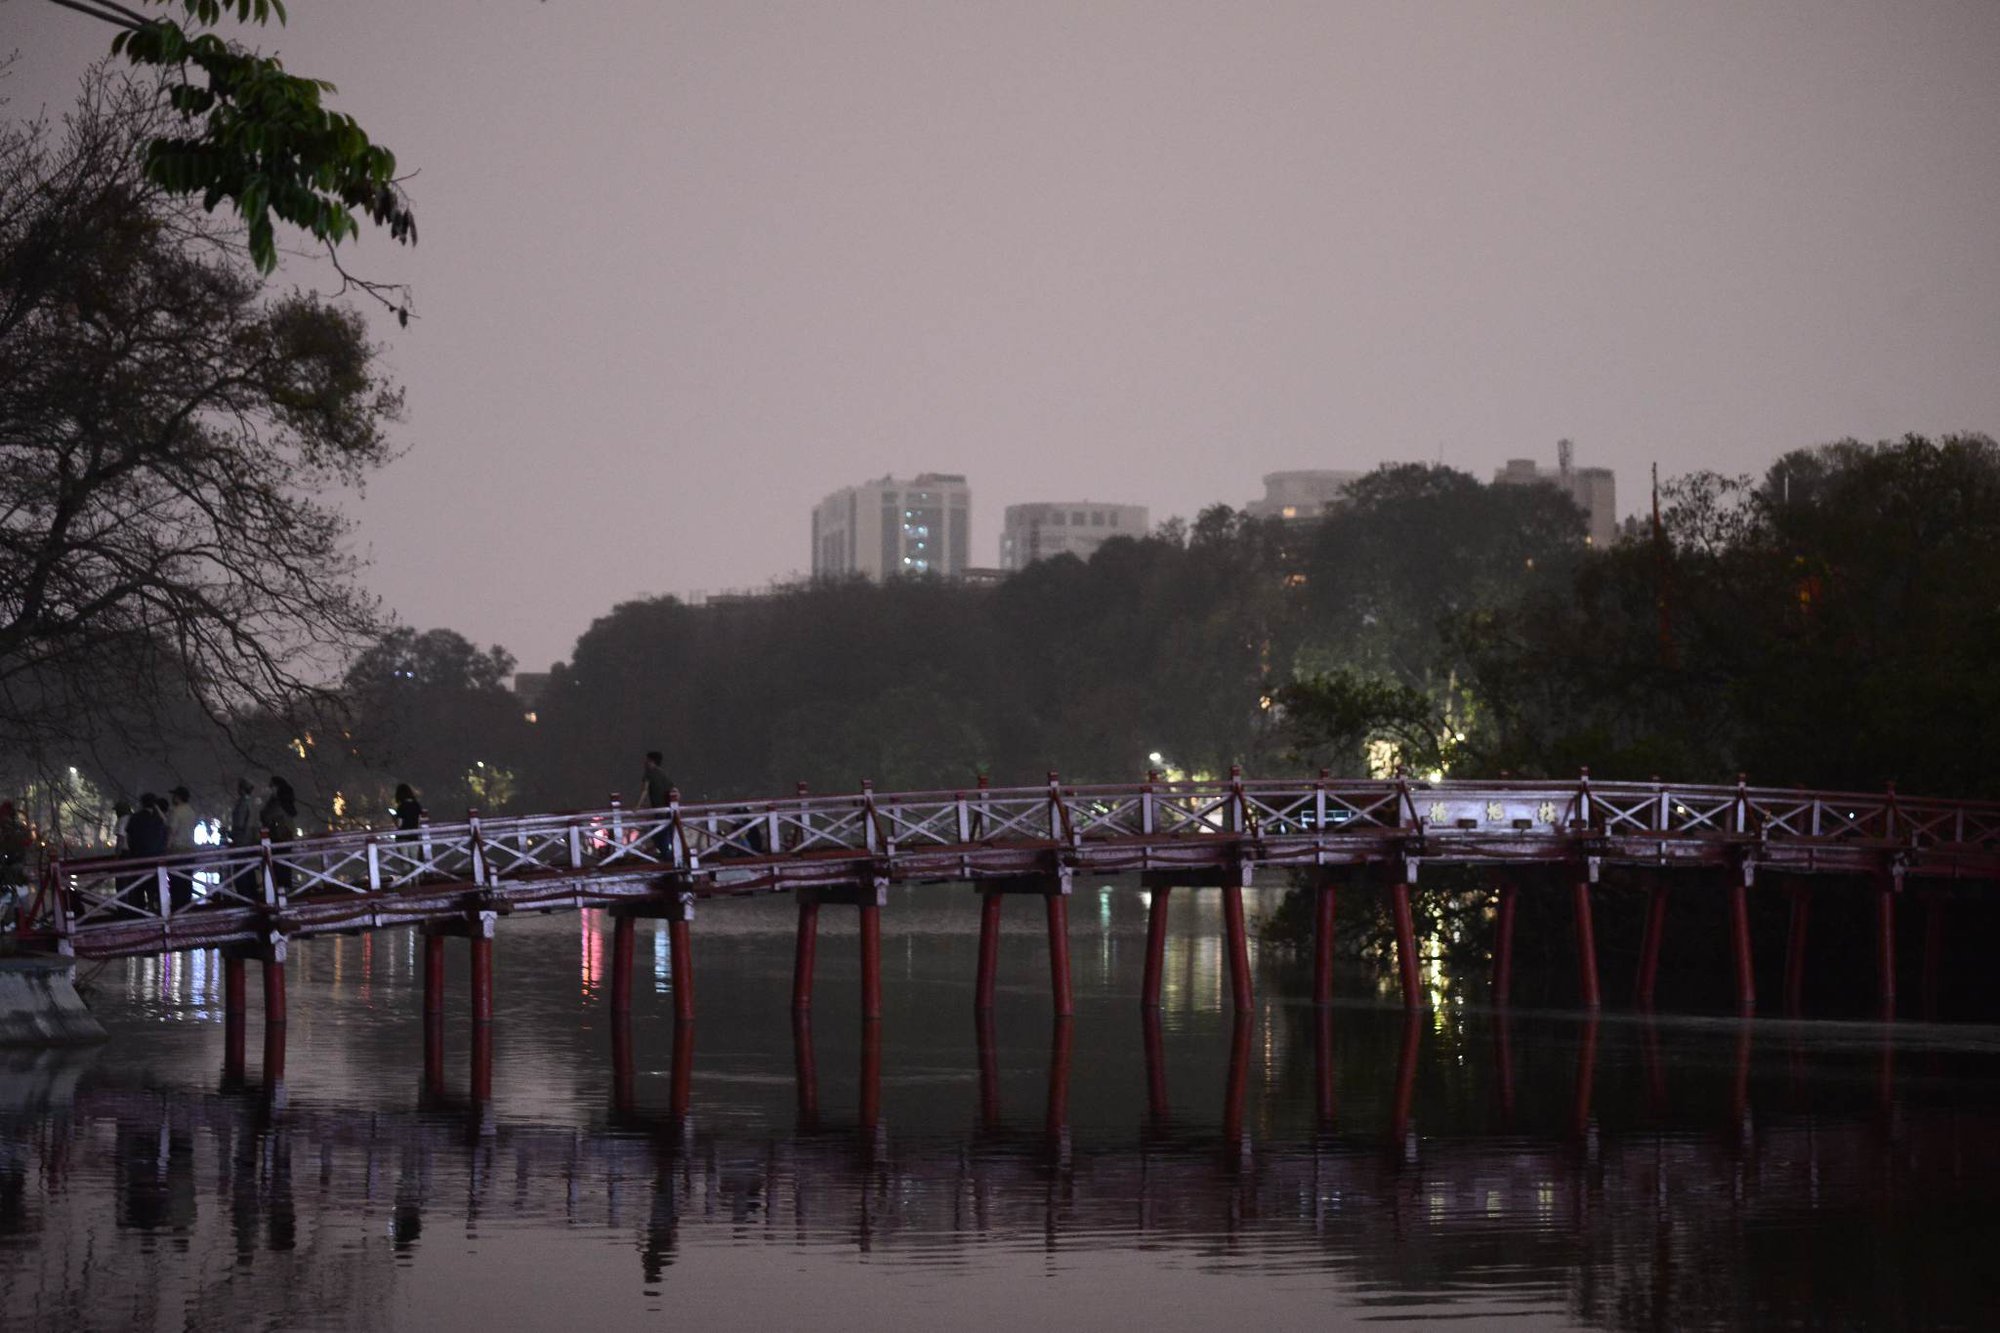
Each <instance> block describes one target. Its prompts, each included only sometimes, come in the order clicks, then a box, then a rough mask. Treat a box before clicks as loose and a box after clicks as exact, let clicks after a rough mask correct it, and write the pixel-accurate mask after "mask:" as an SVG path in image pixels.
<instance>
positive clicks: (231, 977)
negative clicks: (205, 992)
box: [222, 952, 250, 1083]
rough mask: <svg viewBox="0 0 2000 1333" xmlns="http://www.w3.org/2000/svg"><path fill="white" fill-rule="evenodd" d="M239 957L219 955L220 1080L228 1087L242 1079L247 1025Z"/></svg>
mask: <svg viewBox="0 0 2000 1333" xmlns="http://www.w3.org/2000/svg"><path fill="white" fill-rule="evenodd" d="M246 989H247V988H246V987H245V985H244V980H243V957H242V955H241V954H235V953H229V952H224V954H223V955H222V1076H223V1078H225V1079H227V1080H228V1081H229V1082H231V1083H236V1082H240V1081H241V1080H242V1078H243V1063H244V1050H243V1047H244V1032H245V1030H246V1028H247V1027H248V1025H249V1008H250V1005H249V1000H248V998H247V996H246V994H245V991H246Z"/></svg>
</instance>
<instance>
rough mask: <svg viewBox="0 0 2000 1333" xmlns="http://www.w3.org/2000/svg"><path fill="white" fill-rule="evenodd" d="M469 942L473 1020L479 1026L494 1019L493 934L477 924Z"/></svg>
mask: <svg viewBox="0 0 2000 1333" xmlns="http://www.w3.org/2000/svg"><path fill="white" fill-rule="evenodd" d="M467 943H468V944H469V945H470V946H471V950H472V1022H473V1025H474V1026H478V1025H479V1024H482V1023H491V1022H492V1021H493V936H492V935H490V934H485V933H482V932H481V931H480V929H479V928H478V926H477V924H475V926H474V928H473V931H472V935H471V938H470V939H468V940H467Z"/></svg>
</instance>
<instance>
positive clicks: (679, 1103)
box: [667, 1019, 694, 1119]
mask: <svg viewBox="0 0 2000 1333" xmlns="http://www.w3.org/2000/svg"><path fill="white" fill-rule="evenodd" d="M693 1087H694V1022H693V1020H692V1019H689V1020H681V1019H675V1020H674V1067H673V1075H672V1081H671V1082H670V1083H669V1084H668V1088H667V1107H668V1109H669V1110H670V1111H672V1113H673V1114H674V1116H675V1117H676V1118H677V1119H678V1118H681V1117H685V1116H686V1115H687V1113H688V1099H689V1097H690V1095H691V1094H692V1091H693Z"/></svg>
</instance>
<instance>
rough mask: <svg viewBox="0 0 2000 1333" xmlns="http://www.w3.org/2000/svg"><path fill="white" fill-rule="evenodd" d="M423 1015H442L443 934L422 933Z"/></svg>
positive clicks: (427, 1016) (428, 1017)
mask: <svg viewBox="0 0 2000 1333" xmlns="http://www.w3.org/2000/svg"><path fill="white" fill-rule="evenodd" d="M424 1017H425V1018H426V1019H430V1018H443V1017H444V936H442V935H434V934H430V933H426V934H425V935H424Z"/></svg>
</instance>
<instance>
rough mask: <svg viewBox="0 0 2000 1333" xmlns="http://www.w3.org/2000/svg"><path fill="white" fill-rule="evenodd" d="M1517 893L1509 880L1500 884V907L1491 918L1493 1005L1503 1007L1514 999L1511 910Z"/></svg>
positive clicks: (1504, 880)
mask: <svg viewBox="0 0 2000 1333" xmlns="http://www.w3.org/2000/svg"><path fill="white" fill-rule="evenodd" d="M1519 893H1520V890H1519V888H1518V887H1517V886H1516V885H1515V883H1514V881H1513V880H1511V879H1503V880H1501V881H1500V903H1499V905H1498V906H1497V907H1496V908H1495V909H1494V917H1493V1003H1494V1004H1496V1005H1500V1006H1503V1007H1504V1006H1506V1005H1508V1004H1511V1003H1512V1002H1513V996H1514V910H1515V906H1516V899H1517V897H1518V896H1519Z"/></svg>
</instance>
